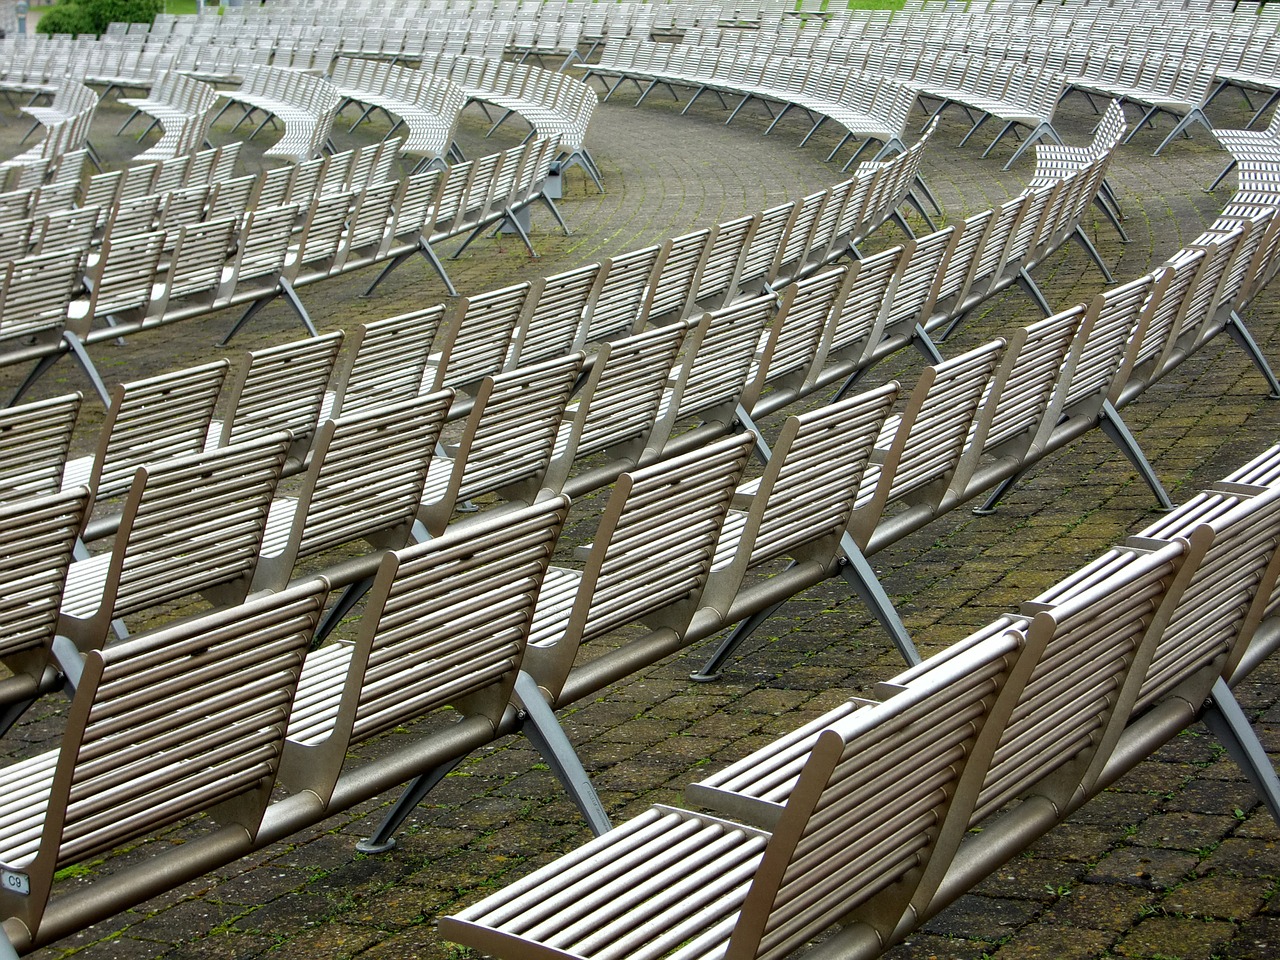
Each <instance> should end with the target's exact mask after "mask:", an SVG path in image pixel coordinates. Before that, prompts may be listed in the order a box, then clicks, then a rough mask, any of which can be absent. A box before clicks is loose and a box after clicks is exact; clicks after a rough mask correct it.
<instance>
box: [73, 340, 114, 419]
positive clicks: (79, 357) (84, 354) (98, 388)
mask: <svg viewBox="0 0 1280 960" xmlns="http://www.w3.org/2000/svg"><path fill="white" fill-rule="evenodd" d="M62 338H63V339H64V340H65V341H66V342H67V345H68V346H69V347H70V348H71V355H72V356H73V357H75V360H76V363H78V364H80V369H81V370H83V371H84V375H85V376H86V377H88V378H89V382H90V383H92V384H93V389H94V391H95V392H96V393H97V394H98V396H99V398H101V400H102V405H103V406H105V407H109V406H111V393H110V391H108V390H107V385H106V384H105V383H103V382H102V377H101V375H99V373H98V368H97V367H95V366H94V365H93V361H92V360H91V359H89V351H88V350H87V349H86V348H85V345H84V343H82V342H81V340H80V338H79V337H77V336H76V335H75V334H74V333H72V332H71V331H69V330H67V331H64V332H63V334H62Z"/></svg>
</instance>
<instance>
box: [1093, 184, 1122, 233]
mask: <svg viewBox="0 0 1280 960" xmlns="http://www.w3.org/2000/svg"><path fill="white" fill-rule="evenodd" d="M1093 202H1094V204H1096V205H1097V207H1098V209H1100V210H1101V211H1102V214H1103V216H1105V217H1106V218H1107V220H1108V221H1110V223H1111V225H1112V226H1113V227H1115V228H1116V233H1118V234H1119V235H1120V242H1121V243H1128V242H1129V235H1128V234H1127V233H1125V232H1124V227H1123V226H1122V225H1121V223H1120V216H1119V210H1120V208H1119V207H1118V206H1117V207H1116V208H1115V209H1112V204H1108V203H1107V202H1106V201H1105V200H1104V199H1103V198H1102V194H1101V193H1099V194H1098V196H1096V197H1094V198H1093ZM1112 203H1114V200H1113V201H1112Z"/></svg>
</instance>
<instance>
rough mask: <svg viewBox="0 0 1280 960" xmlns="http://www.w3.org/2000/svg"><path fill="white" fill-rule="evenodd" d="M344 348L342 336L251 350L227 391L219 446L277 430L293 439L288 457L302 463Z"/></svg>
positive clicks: (330, 335) (310, 338) (337, 335)
mask: <svg viewBox="0 0 1280 960" xmlns="http://www.w3.org/2000/svg"><path fill="white" fill-rule="evenodd" d="M341 346H342V331H340V330H335V331H333V332H332V333H327V334H325V335H323V336H320V337H308V338H307V339H305V340H295V341H294V342H293V343H285V344H281V345H280V346H277V347H267V348H265V349H262V350H252V351H250V353H249V357H248V362H247V363H246V364H245V365H244V367H243V368H242V370H241V373H240V375H239V376H238V377H237V378H236V379H235V380H234V381H232V383H231V384H229V385H228V387H227V404H226V407H227V418H226V420H225V421H223V424H222V434H221V437H220V438H219V441H218V445H219V446H224V447H225V446H229V445H230V444H233V443H239V442H240V441H242V440H248V439H250V438H251V437H258V436H262V435H264V434H268V433H275V432H277V431H279V430H288V431H289V432H290V433H291V434H292V435H293V444H292V447H293V449H291V450H290V455H291V456H292V457H294V458H296V459H299V460H301V459H302V457H303V456H304V455H305V454H306V450H307V448H308V447H309V446H310V444H311V437H312V435H313V434H314V433H315V429H316V423H317V422H318V420H319V417H320V407H321V404H322V403H323V402H324V391H325V387H327V386H328V385H329V378H330V376H332V374H333V367H334V364H335V363H336V362H337V359H338V350H339V348H340V347H341Z"/></svg>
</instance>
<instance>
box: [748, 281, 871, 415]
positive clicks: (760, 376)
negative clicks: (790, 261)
mask: <svg viewBox="0 0 1280 960" xmlns="http://www.w3.org/2000/svg"><path fill="white" fill-rule="evenodd" d="M848 274H849V271H848V269H847V268H845V267H843V266H841V267H837V268H835V269H832V270H824V271H822V272H820V273H816V274H814V275H812V276H810V277H807V278H805V279H803V280H799V281H797V282H795V283H793V284H789V285H788V286H787V288H786V290H785V291H784V292H783V294H782V303H781V304H780V305H779V307H778V314H777V316H775V317H774V318H773V322H772V323H771V325H770V327H769V330H768V332H767V333H766V334H765V337H764V340H763V342H762V343H761V345H760V350H759V354H758V356H757V359H756V363H755V369H754V370H753V376H752V377H751V382H750V383H749V384H748V386H747V389H746V392H745V393H744V395H743V398H742V405H743V406H744V407H746V408H747V409H748V410H750V409H752V408H753V407H754V406H755V404H756V401H757V400H759V398H760V396H761V395H762V394H763V393H764V391H765V389H766V388H772V389H774V390H778V389H791V390H796V391H799V390H800V389H802V388H803V387H805V386H806V385H808V384H810V383H811V380H812V377H813V375H814V374H816V372H817V369H818V367H819V364H820V359H821V354H820V353H819V350H818V347H819V343H820V341H821V339H822V337H823V335H824V334H825V333H826V331H827V327H828V325H829V322H830V320H831V316H832V313H833V311H834V310H835V305H836V303H837V302H838V301H840V302H842V301H843V298H844V293H845V286H846V281H849V282H852V281H851V278H850V277H849V276H848Z"/></svg>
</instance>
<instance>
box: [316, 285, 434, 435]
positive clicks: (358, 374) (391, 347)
mask: <svg viewBox="0 0 1280 960" xmlns="http://www.w3.org/2000/svg"><path fill="white" fill-rule="evenodd" d="M443 319H444V306H443V305H442V304H438V305H436V306H434V307H427V308H426V309H424V310H415V311H413V312H411V313H404V314H400V315H398V316H395V317H387V318H385V319H383V320H374V321H373V322H371V323H362V324H361V325H360V326H359V327H358V328H357V330H356V333H355V334H354V335H353V336H352V337H351V342H350V343H349V345H348V348H347V349H348V351H349V353H350V359H349V360H348V362H347V363H346V364H345V365H344V366H343V368H342V369H341V372H340V373H339V374H338V376H337V378H336V382H335V383H334V394H335V401H334V408H333V412H332V414H331V415H332V416H335V417H336V416H338V415H339V414H353V413H359V412H361V411H363V410H366V409H369V408H373V407H378V406H381V405H382V404H387V403H395V402H397V401H399V400H407V399H410V398H412V397H416V396H417V395H418V391H419V390H420V388H421V386H422V378H423V373H424V371H425V370H426V368H427V358H428V356H429V355H430V353H431V347H432V344H433V343H434V342H435V338H436V334H437V333H438V332H439V329H440V324H441V322H442V321H443Z"/></svg>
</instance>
